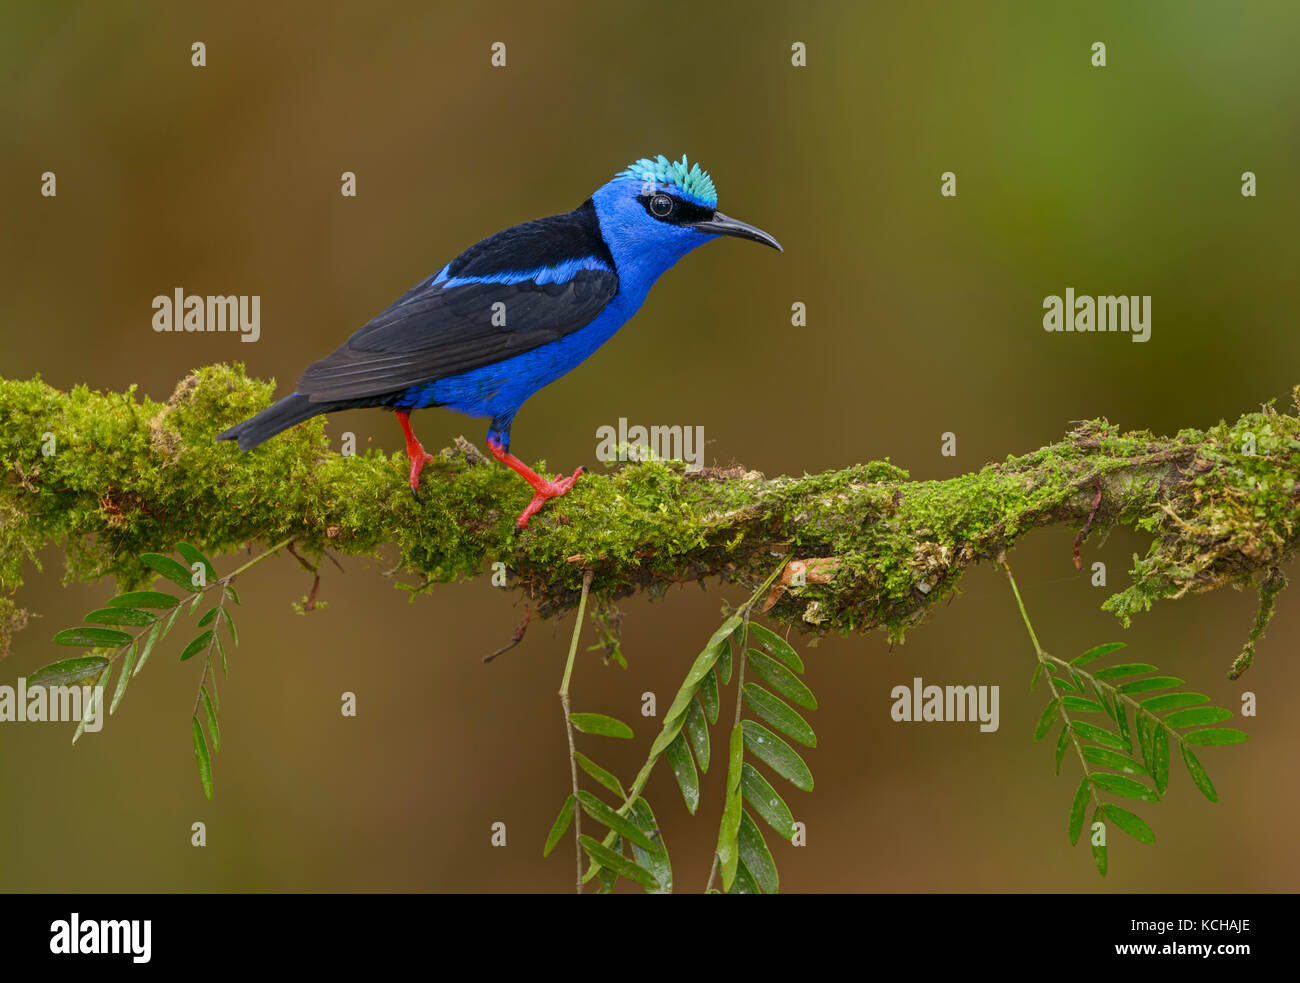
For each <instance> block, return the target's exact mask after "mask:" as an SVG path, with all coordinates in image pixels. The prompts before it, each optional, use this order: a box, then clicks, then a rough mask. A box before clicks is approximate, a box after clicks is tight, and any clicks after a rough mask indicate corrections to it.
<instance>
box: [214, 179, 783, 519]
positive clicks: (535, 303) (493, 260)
mask: <svg viewBox="0 0 1300 983" xmlns="http://www.w3.org/2000/svg"><path fill="white" fill-rule="evenodd" d="M717 204H718V195H717V191H716V190H715V188H714V185H713V179H712V178H711V177H709V174H708V172H707V171H705V170H702V169H701V168H700V165H699V164H694V165H688V163H687V160H686V157H685V156H684V155H683V157H682V159H681V160H680V161H671V160H669V159H667V158H666V157H663V156H662V155H661V156H659V157H657V158H655V159H653V160H651V159H648V158H643V159H641V160H638V161H637V162H636V163H634V164H632V165H631V166H630V167H628V168H627V169H626V170H623V171H620V172H619V173H618V174H617V175H615V177H614V179H613V180H612V181H610V182H609V183H608V184H606V185H605V186H604V187H602V188H601V189H600V190H598V191H597V192H596V193H595V194H593V195H592V196H591V197H590V198H588V199H587V200H586V201H585V202H583V203H582V204H581V205H580V206H578V208H576V209H574V210H573V211H571V212H565V213H564V214H562V215H552V216H550V217H549V218H541V219H537V220H535V221H532V222H525V223H524V224H523V225H516V226H514V227H512V228H509V229H506V230H504V231H502V232H498V233H497V234H496V235H494V236H490V237H489V238H487V239H484V240H483V241H482V242H480V243H478V245H475V246H471V247H470V248H469V249H466V250H465V251H464V252H463V253H461V254H460V255H459V256H457V257H456V258H455V259H454V260H452V261H451V262H450V263H448V264H447V265H446V266H444V267H443V268H442V269H441V270H439V271H438V273H437V275H435V276H433V277H432V278H430V279H427V280H422V281H421V282H420V283H417V284H416V285H415V286H414V287H412V288H411V289H410V290H408V291H407V292H406V293H405V294H403V295H402V296H401V297H399V298H398V299H397V300H396V301H395V302H394V303H393V304H392V306H390V307H389V308H388V309H387V310H385V311H384V312H383V313H382V314H380V315H379V316H378V317H376V318H374V319H373V320H372V321H370V322H369V323H368V324H366V325H365V326H364V327H362V328H361V329H360V330H359V331H357V332H356V333H355V334H354V335H352V337H351V338H349V339H348V340H347V341H345V342H344V343H343V344H342V345H341V346H340V347H339V348H337V349H335V351H333V352H332V353H330V354H329V355H326V356H325V357H324V358H323V359H321V360H320V361H319V362H316V363H315V364H313V365H311V366H310V367H308V369H307V370H306V371H305V372H304V373H303V374H302V378H300V379H299V380H298V385H297V388H296V390H295V391H294V393H293V394H292V395H290V396H286V397H285V398H284V399H282V400H280V401H279V402H278V403H275V404H274V405H272V406H271V407H269V408H267V409H265V410H263V411H262V412H261V413H259V414H257V416H255V417H253V418H252V419H250V420H245V421H244V422H243V423H240V424H237V425H236V426H233V427H231V428H230V429H229V430H226V431H225V432H223V433H221V434H220V435H218V437H217V440H235V441H238V442H239V447H240V449H241V450H245V451H247V450H250V449H252V448H254V447H256V446H257V445H258V444H261V443H262V442H263V441H266V440H269V439H270V438H271V437H273V436H275V435H276V434H278V433H280V432H281V431H282V430H287V429H288V428H289V427H292V426H294V425H295V424H297V423H301V422H302V421H303V420H306V419H309V418H310V417H313V416H317V415H319V414H321V413H332V412H334V411H336V410H345V409H354V408H359V407H384V408H387V409H391V410H394V411H395V412H396V413H397V421H398V423H400V424H401V425H402V432H403V433H404V434H405V436H406V453H407V456H408V458H409V459H410V462H411V477H410V485H411V492H412V494H415V495H416V496H417V498H418V490H419V486H420V470H421V469H422V468H423V467H424V465H425V463H426V462H427V461H431V460H433V457H432V455H430V454H427V453H426V452H425V450H424V447H423V446H422V445H421V444H420V442H419V441H418V440H416V439H415V435H414V434H413V433H412V432H411V423H410V416H411V411H412V410H418V409H424V408H425V407H428V406H445V407H448V408H450V409H453V410H458V411H459V412H461V413H464V414H466V415H468V416H471V417H487V418H490V419H491V421H492V423H491V426H490V428H489V430H488V447H489V448H490V449H491V451H492V454H493V456H494V457H496V459H497V460H499V461H500V462H501V463H502V464H505V465H506V466H507V467H510V468H512V469H513V470H514V471H516V472H518V474H519V475H521V476H522V477H523V479H524V480H525V481H527V482H528V484H529V485H530V486H531V487H532V489H533V499H532V501H531V502H530V503H529V504H528V507H527V508H525V509H524V511H523V513H522V514H521V515H520V516H519V519H518V520H517V525H518V527H519V528H521V529H522V528H524V527H526V526H527V525H528V520H529V519H530V518H531V517H532V516H533V515H535V514H536V513H537V512H538V511H539V510H540V509H541V508H542V506H543V505H544V504H545V503H546V501H547V500H548V499H551V498H555V497H557V496H560V495H563V494H565V493H566V492H567V491H568V490H569V489H570V488H572V487H573V483H574V482H575V481H576V480H577V478H578V476H579V475H580V474H581V473H582V470H583V469H582V468H578V469H577V470H576V471H575V472H574V473H573V475H572V477H565V476H563V475H556V476H555V479H554V480H552V481H547V480H546V479H544V478H542V477H540V476H539V475H537V474H536V473H534V472H533V470H532V469H531V468H529V467H528V465H526V464H524V462H523V461H521V460H519V458H517V457H515V456H514V455H513V454H511V453H510V425H511V423H512V422H513V421H514V418H515V414H516V413H518V412H519V407H520V406H522V405H523V403H524V401H525V400H527V399H528V397H529V396H531V395H532V394H533V393H535V392H537V391H538V390H539V389H541V388H542V387H543V386H546V385H548V384H549V383H551V382H554V381H555V380H556V379H558V378H559V377H560V376H562V375H564V374H565V373H566V372H568V371H569V370H570V369H572V368H574V367H575V366H576V365H578V364H579V363H580V362H582V361H583V360H585V359H586V358H587V356H589V355H590V354H591V353H592V352H594V351H595V350H596V349H597V348H599V347H600V346H601V345H603V344H604V343H605V342H606V341H608V340H609V339H610V337H612V336H613V334H614V332H615V331H617V330H618V329H619V328H621V327H622V326H623V325H624V324H625V323H626V322H627V321H628V320H629V319H630V318H631V317H632V316H633V315H634V314H635V313H636V312H637V310H638V309H640V307H641V304H642V303H643V302H644V301H645V298H646V294H647V293H649V292H650V288H651V287H652V286H653V285H654V282H655V281H656V280H657V279H659V276H660V275H661V274H662V273H663V272H664V271H665V270H667V269H668V268H669V267H670V266H672V265H673V264H674V263H676V262H677V261H678V260H679V259H681V258H682V257H683V256H684V255H686V254H687V253H688V252H690V251H691V250H692V249H694V248H696V247H697V246H701V245H703V244H704V243H706V242H709V241H711V240H713V239H716V238H718V237H719V236H736V237H738V238H741V239H750V240H752V241H754V242H761V243H763V244H764V245H767V246H771V247H772V248H773V249H776V250H781V244H780V243H778V242H777V241H776V240H775V239H774V238H772V237H771V236H770V235H768V234H767V233H766V232H764V231H762V230H761V229H756V228H754V227H753V226H752V225H746V224H745V223H744V222H739V221H737V220H735V219H733V218H728V217H727V216H726V215H723V214H722V213H721V212H720V211H718V210H717Z"/></svg>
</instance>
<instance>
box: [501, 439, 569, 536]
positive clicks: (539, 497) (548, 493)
mask: <svg viewBox="0 0 1300 983" xmlns="http://www.w3.org/2000/svg"><path fill="white" fill-rule="evenodd" d="M487 444H488V450H490V451H491V452H492V456H493V457H495V458H496V459H497V460H498V461H500V462H501V463H502V464H504V465H505V466H506V467H508V468H510V470H512V471H514V472H515V473H516V474H518V475H519V476H520V477H521V478H523V479H524V481H526V482H528V484H529V485H531V486H532V489H533V500H532V501H531V502H529V503H528V507H527V508H525V509H524V510H523V512H521V513H520V514H519V518H518V519H517V520H516V521H515V525H517V526H518V527H519V528H520V529H526V528H528V520H529V519H531V518H532V517H533V516H535V515H536V514H537V513H538V512H540V511H541V509H542V506H543V505H545V504H546V501H547V499H551V498H559V497H560V496H561V495H563V494H565V493H566V492H567V491H568V490H569V489H570V488H572V487H573V483H574V482H575V481H577V480H578V475H580V474H582V471H583V469H582V468H578V470H577V471H574V472H573V477H571V478H566V477H565V476H564V475H562V474H557V475H556V476H555V480H554V481H547V480H546V479H545V478H543V477H541V476H540V475H539V474H537V472H535V471H534V470H533V469H532V468H530V467H529V466H528V465H527V464H525V463H524V462H523V461H521V460H519V458H517V457H515V456H514V455H513V454H511V453H510V452H509V451H507V450H506V449H505V448H504V447H502V446H501V445H500V444H499V443H497V442H496V441H495V440H493V439H492V438H491V437H489V438H488V442H487Z"/></svg>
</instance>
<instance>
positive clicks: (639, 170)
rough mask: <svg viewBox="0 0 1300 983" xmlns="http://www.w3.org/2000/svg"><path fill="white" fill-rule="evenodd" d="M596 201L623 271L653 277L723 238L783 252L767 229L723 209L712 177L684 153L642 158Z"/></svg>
mask: <svg viewBox="0 0 1300 983" xmlns="http://www.w3.org/2000/svg"><path fill="white" fill-rule="evenodd" d="M591 197H592V201H593V203H594V204H595V206H596V215H597V217H598V218H599V220H600V229H601V233H602V234H603V236H604V238H605V242H606V243H607V244H608V246H609V248H610V252H612V253H613V255H614V261H615V262H616V263H617V264H618V267H619V269H620V271H624V270H626V269H627V268H628V267H632V268H635V269H637V270H639V271H641V272H643V273H645V274H648V275H649V276H651V277H652V278H653V277H655V276H658V275H659V274H660V273H662V272H663V271H664V270H666V269H668V267H670V266H672V265H673V263H675V262H677V260H679V259H681V257H682V256H684V255H686V253H688V252H690V251H691V250H692V249H694V248H695V247H696V246H701V245H703V244H704V243H706V242H710V241H712V240H713V239H716V238H717V237H718V236H734V237H736V238H738V239H749V240H751V241H753V242H761V243H762V244H763V245H765V246H771V247H772V248H773V249H776V250H778V251H781V244H780V243H779V242H777V241H776V240H775V239H774V238H772V236H770V235H768V234H767V233H766V232H764V231H763V230H762V229H757V228H755V227H754V226H752V225H747V224H746V223H744V222H741V221H738V220H736V219H734V218H729V217H728V216H726V215H723V214H722V212H720V211H718V192H717V190H716V189H715V188H714V186H713V179H712V178H711V177H709V173H708V172H707V171H705V170H704V169H702V168H701V167H700V165H699V164H688V163H687V161H686V157H685V155H683V156H682V159H681V160H680V161H673V160H669V159H668V158H667V157H664V156H662V155H660V156H659V157H656V158H654V159H650V158H642V159H641V160H638V161H637V162H636V163H634V164H632V165H631V166H630V167H628V168H627V169H626V170H624V171H620V172H619V173H618V174H617V175H615V177H614V180H612V181H610V182H609V183H608V184H606V185H605V186H604V187H603V188H601V189H600V190H599V191H597V192H596V193H595V194H594V195H592V196H591Z"/></svg>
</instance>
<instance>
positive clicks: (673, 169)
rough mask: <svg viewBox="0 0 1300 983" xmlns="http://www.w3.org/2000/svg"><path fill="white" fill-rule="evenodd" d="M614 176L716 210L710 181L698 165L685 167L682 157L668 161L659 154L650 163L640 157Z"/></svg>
mask: <svg viewBox="0 0 1300 983" xmlns="http://www.w3.org/2000/svg"><path fill="white" fill-rule="evenodd" d="M614 176H615V177H627V178H632V179H634V180H637V181H653V182H654V183H655V184H660V185H666V186H668V187H670V188H672V189H673V190H674V191H676V192H677V193H678V194H680V195H681V196H682V197H684V198H689V199H691V200H692V201H694V202H696V203H697V204H700V205H707V206H708V207H709V208H716V207H717V204H718V190H717V188H715V187H714V186H713V178H711V177H709V172H708V171H706V170H704V168H702V167H700V165H699V164H688V163H687V162H686V155H685V154H682V159H681V160H680V161H677V160H669V159H668V158H667V157H665V156H664V155H663V154H660V155H659V156H658V157H656V158H654V159H653V160H651V159H650V158H649V157H642V158H641V159H640V160H638V161H637V162H636V163H635V164H632V165H630V166H629V167H628V168H627V170H625V171H619V173H618V174H616V175H614Z"/></svg>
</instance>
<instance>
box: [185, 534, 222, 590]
mask: <svg viewBox="0 0 1300 983" xmlns="http://www.w3.org/2000/svg"><path fill="white" fill-rule="evenodd" d="M176 552H177V553H179V554H180V555H181V556H183V557H185V562H186V563H188V564H189V565H190V577H191V578H192V577H193V576H194V564H196V563H202V564H203V567H204V571H203V572H204V576H205V577H206V578H207V582H208V583H209V584H215V583H216V582H217V569H216V567H214V566H213V565H212V561H211V560H209V559H208V558H207V557H206V556H204V555H203V554H202V553H200V552H199V551H198V550H197V549H195V548H194V547H193V546H191V545H190V544H189V543H177V544H176Z"/></svg>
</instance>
